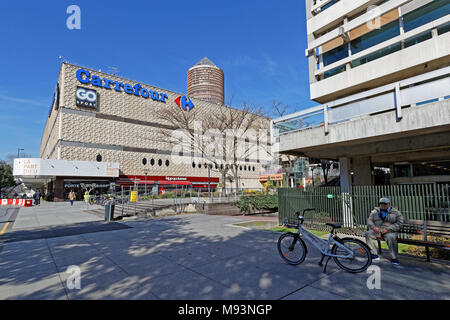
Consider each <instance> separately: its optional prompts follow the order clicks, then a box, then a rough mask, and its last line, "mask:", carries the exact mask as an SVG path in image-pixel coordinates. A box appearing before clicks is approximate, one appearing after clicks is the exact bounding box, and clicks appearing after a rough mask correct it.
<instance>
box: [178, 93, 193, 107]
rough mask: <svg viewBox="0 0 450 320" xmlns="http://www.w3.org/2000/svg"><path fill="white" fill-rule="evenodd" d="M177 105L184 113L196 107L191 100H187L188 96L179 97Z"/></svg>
mask: <svg viewBox="0 0 450 320" xmlns="http://www.w3.org/2000/svg"><path fill="white" fill-rule="evenodd" d="M175 103H176V104H177V105H178V106H179V107H180V108H181V109H183V110H184V111H189V110H191V109H192V108H193V107H194V104H193V103H192V101H191V99H188V98H186V96H179V97H178V98H176V99H175Z"/></svg>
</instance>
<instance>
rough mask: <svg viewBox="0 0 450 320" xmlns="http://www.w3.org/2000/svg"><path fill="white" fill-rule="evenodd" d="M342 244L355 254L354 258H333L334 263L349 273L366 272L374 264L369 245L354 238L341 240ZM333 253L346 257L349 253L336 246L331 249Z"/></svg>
mask: <svg viewBox="0 0 450 320" xmlns="http://www.w3.org/2000/svg"><path fill="white" fill-rule="evenodd" d="M341 244H343V245H344V246H345V247H347V248H348V249H350V250H351V251H352V252H353V257H352V258H338V257H333V259H334V262H336V264H337V265H338V266H339V267H340V268H342V269H344V270H345V271H347V272H351V273H357V272H363V271H365V270H366V269H367V268H368V267H369V266H370V264H371V263H372V255H371V254H370V249H369V248H368V247H367V245H366V244H365V243H364V242H362V241H360V240H358V239H354V238H344V239H341ZM331 253H332V254H336V255H342V256H346V255H348V252H347V251H345V250H344V249H343V248H340V247H338V246H337V245H336V244H335V245H334V246H333V247H332V248H331Z"/></svg>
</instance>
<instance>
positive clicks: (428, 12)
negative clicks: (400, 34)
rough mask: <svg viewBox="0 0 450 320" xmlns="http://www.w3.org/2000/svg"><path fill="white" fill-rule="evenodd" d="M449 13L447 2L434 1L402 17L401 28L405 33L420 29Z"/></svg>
mask: <svg viewBox="0 0 450 320" xmlns="http://www.w3.org/2000/svg"><path fill="white" fill-rule="evenodd" d="M449 12H450V2H449V1H448V0H435V1H432V2H430V3H429V4H427V5H425V6H423V7H420V8H417V9H416V10H414V11H411V12H408V13H407V14H405V15H404V16H403V28H404V30H405V32H408V31H410V30H412V29H415V28H417V27H420V26H422V25H424V24H427V23H429V22H431V21H434V20H437V19H439V18H442V17H443V16H445V15H447V14H448V13H449Z"/></svg>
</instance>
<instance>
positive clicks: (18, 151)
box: [17, 148, 25, 158]
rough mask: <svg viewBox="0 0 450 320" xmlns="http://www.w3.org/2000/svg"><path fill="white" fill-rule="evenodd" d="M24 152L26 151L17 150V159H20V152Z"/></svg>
mask: <svg viewBox="0 0 450 320" xmlns="http://www.w3.org/2000/svg"><path fill="white" fill-rule="evenodd" d="M21 150H22V151H23V150H25V149H21V148H17V158H19V157H20V151H21Z"/></svg>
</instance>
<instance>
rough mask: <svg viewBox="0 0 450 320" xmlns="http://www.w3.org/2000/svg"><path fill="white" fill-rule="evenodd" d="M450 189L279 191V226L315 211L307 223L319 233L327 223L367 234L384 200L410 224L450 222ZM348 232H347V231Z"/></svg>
mask: <svg viewBox="0 0 450 320" xmlns="http://www.w3.org/2000/svg"><path fill="white" fill-rule="evenodd" d="M449 194H450V185H448V184H414V185H392V186H354V187H350V188H349V189H348V190H347V191H345V190H344V189H341V187H315V188H312V187H309V188H305V189H289V188H280V189H278V211H279V216H278V217H279V223H280V224H283V222H284V220H285V219H286V218H287V219H288V220H290V221H292V222H293V221H295V220H296V215H295V212H297V211H299V212H302V210H303V209H306V208H315V209H316V212H315V213H307V214H306V216H305V223H306V224H307V226H309V227H315V228H317V229H319V230H321V229H326V228H327V227H325V226H324V224H325V223H326V222H340V223H342V224H343V225H344V227H346V229H348V230H352V229H353V230H355V229H356V230H360V231H362V230H365V228H366V225H367V218H368V217H369V214H370V212H371V211H372V210H373V208H374V207H376V206H378V201H379V199H380V198H382V197H388V198H390V200H391V204H392V206H393V207H395V208H397V209H398V210H400V211H401V213H402V214H403V216H404V217H405V219H408V220H428V221H445V222H450V211H449V204H450V195H449ZM344 229H345V228H344Z"/></svg>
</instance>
